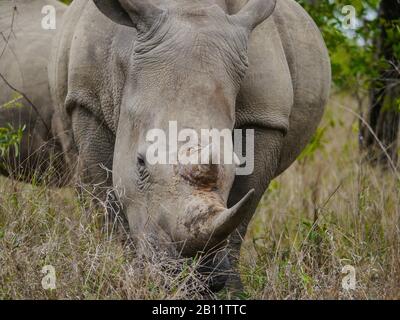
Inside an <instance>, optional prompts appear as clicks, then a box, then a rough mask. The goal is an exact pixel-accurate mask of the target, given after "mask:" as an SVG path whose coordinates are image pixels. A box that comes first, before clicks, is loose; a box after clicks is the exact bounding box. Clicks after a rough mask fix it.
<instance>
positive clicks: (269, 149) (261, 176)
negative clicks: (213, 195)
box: [227, 128, 284, 292]
mask: <svg viewBox="0 0 400 320" xmlns="http://www.w3.org/2000/svg"><path fill="white" fill-rule="evenodd" d="M242 129H251V128H242ZM254 130H255V137H254V147H255V150H254V171H253V173H252V174H251V175H248V176H237V177H236V179H235V182H234V184H233V188H232V191H231V194H230V197H229V205H231V204H233V203H237V201H238V199H241V197H243V195H245V194H246V192H247V190H251V189H254V190H255V194H254V196H253V198H252V200H251V202H250V203H249V204H248V205H247V206H246V207H245V208H243V210H245V211H246V214H245V215H246V219H245V220H243V222H242V224H241V225H240V226H239V228H237V229H236V231H235V232H234V233H232V234H231V236H230V238H229V241H228V252H229V260H230V265H231V267H232V269H233V273H232V274H231V276H230V277H229V279H228V282H227V287H228V289H230V290H231V291H234V292H235V291H242V289H243V285H242V282H241V279H240V275H239V272H238V262H239V258H240V248H241V245H242V242H243V239H244V237H245V235H246V231H247V227H248V225H249V223H250V221H251V219H252V217H253V215H254V213H255V211H256V209H257V205H258V203H259V202H260V200H261V198H262V196H263V195H264V193H265V190H266V189H267V187H268V185H269V183H270V182H271V180H272V179H273V178H274V177H275V172H276V170H277V168H278V165H279V158H280V154H281V148H282V143H283V140H284V134H283V133H282V132H281V131H278V130H270V129H262V128H254ZM243 140H244V139H243ZM243 150H246V149H245V147H243Z"/></svg>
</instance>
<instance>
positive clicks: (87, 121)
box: [72, 107, 115, 201]
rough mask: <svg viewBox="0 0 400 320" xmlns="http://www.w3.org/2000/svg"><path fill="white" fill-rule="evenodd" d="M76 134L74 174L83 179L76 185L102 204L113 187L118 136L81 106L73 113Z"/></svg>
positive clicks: (74, 136) (74, 134)
mask: <svg viewBox="0 0 400 320" xmlns="http://www.w3.org/2000/svg"><path fill="white" fill-rule="evenodd" d="M72 131H73V140H74V143H75V148H74V149H76V151H77V157H76V159H77V161H76V163H75V165H76V167H75V168H74V171H75V176H76V177H79V180H78V181H75V183H77V184H78V185H79V186H80V187H81V188H84V189H85V190H86V191H88V192H90V193H92V194H93V195H95V197H97V198H98V199H99V200H100V201H105V200H106V196H107V192H108V191H109V189H110V188H111V187H112V175H111V169H112V163H113V154H114V143H115V142H114V141H115V137H114V135H113V134H112V133H111V131H110V130H109V129H108V128H107V127H106V126H105V125H104V123H102V122H100V121H99V120H98V119H97V118H96V117H95V116H94V115H93V114H92V113H91V112H90V111H87V110H86V109H85V108H81V107H80V108H79V107H78V108H75V109H74V111H73V113H72ZM89 186H90V187H89ZM87 188H91V189H90V190H88V189H87Z"/></svg>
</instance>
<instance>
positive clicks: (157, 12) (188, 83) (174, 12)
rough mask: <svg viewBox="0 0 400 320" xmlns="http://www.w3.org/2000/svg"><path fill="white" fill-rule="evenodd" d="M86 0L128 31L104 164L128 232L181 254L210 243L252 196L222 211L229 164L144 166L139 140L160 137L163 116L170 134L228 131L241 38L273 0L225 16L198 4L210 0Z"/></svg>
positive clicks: (220, 239)
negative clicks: (108, 160)
mask: <svg viewBox="0 0 400 320" xmlns="http://www.w3.org/2000/svg"><path fill="white" fill-rule="evenodd" d="M94 2H95V4H96V6H97V7H98V8H99V9H100V11H101V12H103V13H104V14H105V15H106V16H107V17H108V18H110V19H112V20H113V21H114V22H117V23H118V24H120V25H124V26H125V28H126V32H132V33H135V34H136V33H137V39H136V42H135V44H134V46H133V47H132V52H131V54H130V56H131V60H130V61H129V63H128V65H129V68H128V69H127V70H125V72H126V82H125V88H124V91H123V93H122V104H121V107H120V115H119V123H118V129H117V136H116V144H115V153H114V162H113V181H114V184H115V186H117V188H118V189H119V190H120V192H119V198H120V201H121V203H122V204H123V207H124V212H125V214H126V216H127V219H128V221H129V225H130V229H131V233H132V235H133V236H134V237H142V236H144V237H150V238H152V239H157V241H160V240H163V241H165V242H169V243H174V244H175V245H177V247H178V250H179V251H180V252H181V253H182V254H183V255H184V256H189V257H190V256H195V255H196V254H197V253H198V252H205V251H207V250H210V249H211V248H215V247H218V246H220V245H221V244H223V243H224V241H225V240H226V239H227V238H228V236H229V235H230V234H231V233H232V232H233V231H234V230H235V229H236V228H237V227H238V225H239V224H240V222H241V221H242V217H241V216H240V215H239V211H240V210H239V209H240V208H241V206H243V205H245V204H246V202H247V201H248V200H249V198H250V197H251V195H252V192H253V191H252V190H249V193H248V194H247V195H246V196H245V197H244V198H243V199H242V200H241V201H239V203H238V204H236V205H235V206H234V207H232V208H227V201H228V196H229V193H230V190H231V188H232V185H233V181H234V178H235V164H234V163H220V164H214V163H213V162H212V161H211V158H212V157H210V161H209V163H203V162H201V164H197V165H196V164H191V163H189V164H184V163H181V162H180V161H178V162H177V163H169V162H168V163H164V164H161V163H157V164H154V163H150V162H149V160H148V157H147V155H148V150H149V148H150V147H151V144H150V143H149V141H148V140H147V137H148V133H149V131H151V130H153V129H159V130H162V131H164V132H166V133H167V136H168V132H169V131H170V124H171V121H175V122H176V124H177V130H178V132H182V130H183V131H184V130H189V131H190V132H194V133H198V135H199V136H201V130H202V129H211V128H212V129H217V130H219V131H223V130H233V128H234V124H235V101H236V97H237V95H238V92H239V89H240V86H241V81H242V79H243V78H244V76H245V73H246V69H247V67H248V58H247V45H248V41H249V36H250V34H251V32H252V30H253V29H254V28H255V27H256V26H257V25H258V24H260V23H261V22H263V21H264V20H265V19H267V18H268V17H269V16H270V15H271V13H272V12H273V10H274V7H275V4H276V0H250V1H249V2H248V3H247V4H246V5H245V6H244V7H243V8H242V10H241V11H240V12H238V13H237V14H235V15H228V14H227V13H226V12H225V11H224V10H223V9H222V8H221V6H218V5H216V4H215V5H210V6H209V5H206V6H204V4H205V3H207V4H212V3H211V2H212V1H203V2H199V1H198V2H196V1H164V3H162V4H160V3H159V4H158V6H156V5H155V4H154V3H153V4H152V3H151V2H150V1H148V0H119V1H109V0H94ZM194 3H197V5H193V4H194ZM199 3H200V5H199ZM189 4H190V5H189ZM170 134H171V133H170ZM230 139H232V136H231V137H230ZM166 144H167V147H168V145H169V141H167V142H166ZM182 148H183V149H182ZM185 148H186V149H185ZM206 149H210V148H209V145H204V144H201V143H199V144H198V145H188V144H184V143H182V142H179V145H178V150H180V151H178V153H179V152H182V150H183V153H187V154H190V155H191V154H192V153H193V152H199V153H200V154H201V153H202V152H204V150H206ZM169 153H171V152H170V151H169ZM209 154H212V152H210V153H209Z"/></svg>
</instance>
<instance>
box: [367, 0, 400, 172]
mask: <svg viewBox="0 0 400 320" xmlns="http://www.w3.org/2000/svg"><path fill="white" fill-rule="evenodd" d="M399 19H400V1H399V0H382V1H381V4H380V8H379V20H380V23H381V26H380V32H379V36H378V37H377V39H375V47H376V52H375V54H376V59H377V60H384V61H386V62H385V63H384V64H383V67H382V68H381V69H380V70H379V75H380V77H379V79H377V80H375V81H374V82H373V83H372V85H371V89H370V108H369V113H368V118H367V121H368V123H369V126H370V127H371V129H372V130H373V131H374V134H375V135H376V137H377V138H378V139H379V140H380V142H381V145H383V147H384V149H385V150H383V148H382V146H381V145H380V144H379V142H378V141H377V139H376V138H375V137H374V135H373V134H372V133H371V131H370V130H369V128H367V127H366V126H364V125H363V126H362V137H361V147H362V148H363V149H366V150H367V154H368V159H369V160H370V161H371V162H372V163H374V164H376V163H379V164H382V165H383V166H387V165H388V164H389V163H390V161H393V163H394V164H396V162H397V149H398V132H399V120H400V110H399V102H400V100H399V98H400V72H399V68H400V65H399V56H398V52H397V53H396V50H395V46H396V45H398V43H399V42H400V32H399V31H398V30H397V29H396V28H395V24H398V20H399ZM396 20H397V21H396Z"/></svg>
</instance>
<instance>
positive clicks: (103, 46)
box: [0, 0, 331, 289]
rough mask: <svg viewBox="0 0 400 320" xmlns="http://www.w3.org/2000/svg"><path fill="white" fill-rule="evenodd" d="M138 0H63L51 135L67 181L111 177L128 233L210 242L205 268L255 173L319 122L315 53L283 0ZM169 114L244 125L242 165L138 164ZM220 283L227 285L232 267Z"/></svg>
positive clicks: (301, 16)
mask: <svg viewBox="0 0 400 320" xmlns="http://www.w3.org/2000/svg"><path fill="white" fill-rule="evenodd" d="M152 3H153V5H151V4H149V2H148V1H144V0H121V1H120V4H121V5H120V4H119V2H117V1H115V2H110V1H101V0H99V1H96V4H95V3H94V2H93V1H92V0H75V1H74V2H73V4H72V5H71V6H70V7H69V8H68V10H67V12H66V14H65V15H64V19H63V24H62V26H60V27H59V28H58V29H59V30H58V35H57V38H56V41H55V43H54V46H53V50H52V57H51V62H50V65H49V80H50V88H51V94H52V99H53V105H54V108H55V110H54V112H53V113H52V115H53V116H52V120H51V122H50V121H49V126H50V127H51V130H52V137H55V138H56V141H57V142H59V144H60V145H61V149H62V151H63V155H64V157H63V159H64V161H65V166H66V167H67V168H68V169H69V170H70V171H71V172H73V176H71V177H70V179H69V181H68V183H74V182H77V181H79V182H84V183H88V184H91V185H95V186H96V187H97V188H98V189H99V188H102V187H105V188H109V187H115V189H116V190H117V194H118V196H119V200H120V202H121V204H122V205H123V208H124V213H125V215H126V217H127V220H128V222H129V226H130V230H131V234H132V236H133V237H134V238H135V239H143V238H145V239H146V240H149V241H150V242H151V243H153V245H155V246H157V248H162V247H164V248H169V249H170V248H172V247H173V248H175V249H176V250H177V252H181V253H182V254H183V255H185V256H188V257H193V256H195V255H196V254H197V253H198V252H199V251H202V252H207V251H214V250H215V249H219V250H220V252H219V253H218V254H215V255H212V254H211V255H210V256H211V258H210V259H209V262H208V266H209V267H211V268H214V267H218V268H219V269H222V270H225V271H226V270H228V269H230V268H235V265H236V262H237V261H236V260H237V258H238V256H239V250H240V246H241V242H242V239H243V237H244V236H245V233H246V229H247V226H248V223H249V221H250V220H251V218H252V216H253V214H254V212H255V209H256V207H257V204H258V202H259V201H260V199H261V197H262V195H263V194H264V192H265V190H266V188H267V187H268V184H269V182H270V181H271V180H272V179H273V178H274V177H276V176H277V175H279V174H280V173H281V172H283V171H284V170H285V169H286V168H288V167H289V166H290V164H291V163H293V161H294V160H295V159H296V157H297V156H298V155H299V153H300V152H301V150H302V149H303V148H304V147H305V145H306V144H307V142H308V141H309V140H310V138H311V136H312V135H313V133H314V131H315V129H316V127H317V125H318V123H319V121H320V119H321V116H322V113H323V109H324V106H325V104H326V101H327V98H328V95H329V88H330V78H331V74H330V63H329V57H328V54H327V50H326V47H325V44H324V41H323V39H322V37H321V34H320V32H319V31H318V29H317V27H316V26H315V24H314V22H313V21H312V20H311V18H310V17H309V16H308V15H307V13H306V12H305V11H304V10H303V9H302V8H301V7H300V6H299V5H298V4H296V3H295V1H293V0H278V1H277V4H276V7H275V6H274V4H275V1H274V0H258V1H257V0H255V1H250V2H249V4H248V5H247V6H245V4H246V3H247V1H245V0H226V1H223V0H208V1H196V0H186V1H185V0H158V1H156V0H154V1H152ZM111 4H112V5H111ZM44 105H47V104H46V103H45V104H44ZM47 112H48V111H47V109H46V111H45V112H44V113H45V114H46V115H47V116H48V117H50V115H49V114H47ZM46 121H48V118H46ZM169 121H177V122H178V127H179V129H182V128H192V129H195V130H196V131H198V132H199V131H200V129H202V128H216V129H226V128H228V129H233V128H242V129H247V128H249V129H250V128H251V129H255V159H254V168H255V169H254V172H253V174H251V175H249V176H235V167H234V166H233V165H220V166H217V167H215V166H202V167H201V168H196V167H190V168H188V167H182V165H155V166H150V165H148V164H146V159H145V157H144V155H145V154H146V148H147V147H148V144H147V143H146V141H145V135H146V133H147V132H148V130H150V129H153V128H160V129H165V130H166V129H167V128H168V122H169ZM0 124H1V123H0ZM105 168H108V169H109V170H110V172H111V170H112V175H111V174H109V172H107V170H105ZM202 175H203V176H202ZM99 186H101V187H99ZM251 190H254V191H253V192H252V191H251ZM99 192H100V191H99ZM249 192H250V193H249ZM100 193H101V192H100ZM246 195H247V197H246ZM232 207H233V209H231V210H229V209H227V208H232ZM172 243H174V244H172ZM225 280H226V278H225V277H219V278H218V279H217V280H216V281H215V283H214V284H213V285H214V288H215V289H219V288H221V287H222V286H223V285H224V283H225ZM228 280H229V282H230V284H231V285H232V286H235V287H239V286H240V279H239V277H238V276H235V274H233V275H232V276H231V277H230V278H229V279H228Z"/></svg>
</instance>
